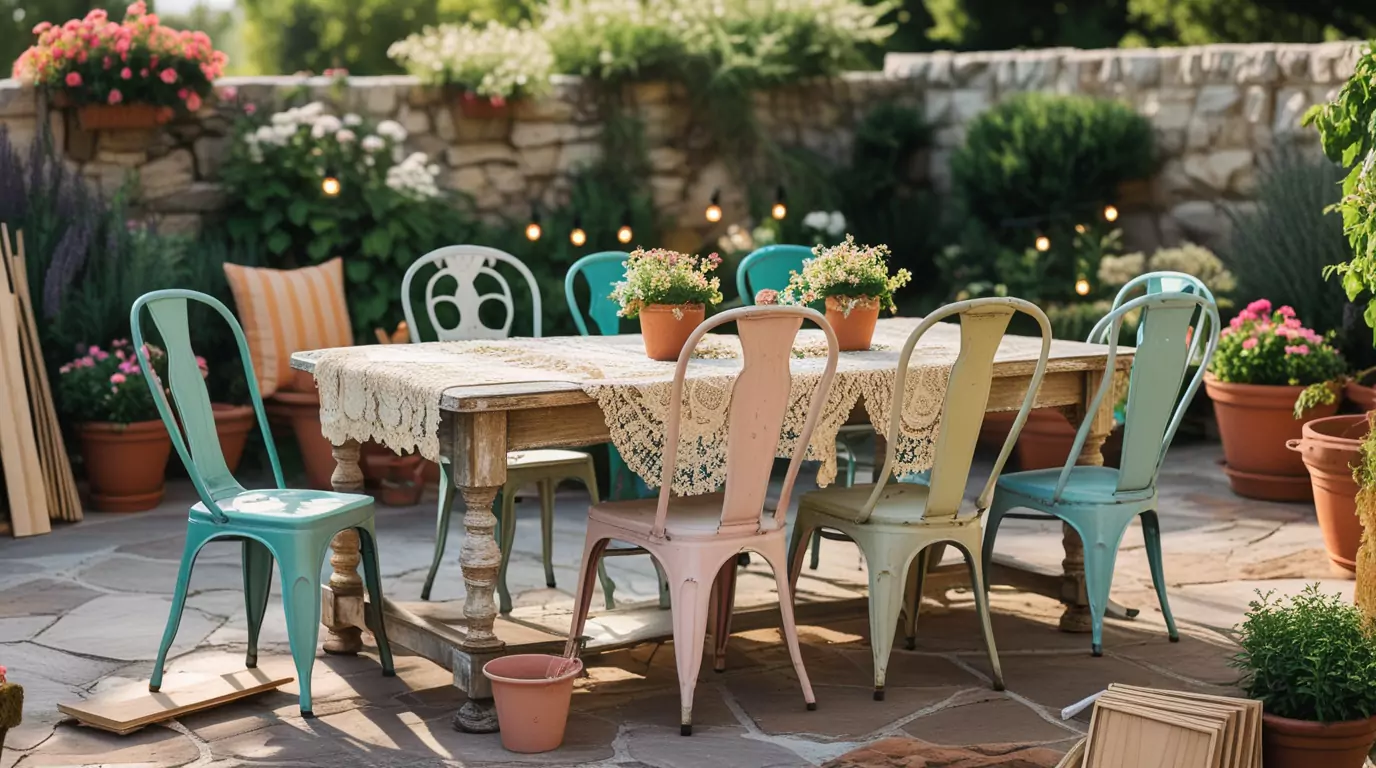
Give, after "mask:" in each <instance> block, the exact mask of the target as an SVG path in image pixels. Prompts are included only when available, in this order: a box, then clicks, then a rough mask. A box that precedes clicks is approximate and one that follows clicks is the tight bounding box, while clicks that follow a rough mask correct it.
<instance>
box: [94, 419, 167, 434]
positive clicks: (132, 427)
mask: <svg viewBox="0 0 1376 768" xmlns="http://www.w3.org/2000/svg"><path fill="white" fill-rule="evenodd" d="M78 427H79V428H80V429H81V431H82V432H118V433H121V434H122V433H125V432H156V431H160V430H161V431H166V428H165V427H164V426H163V423H162V419H150V420H148V421H131V422H129V423H128V424H122V423H120V422H117V421H83V422H81V423H80V424H79V425H78Z"/></svg>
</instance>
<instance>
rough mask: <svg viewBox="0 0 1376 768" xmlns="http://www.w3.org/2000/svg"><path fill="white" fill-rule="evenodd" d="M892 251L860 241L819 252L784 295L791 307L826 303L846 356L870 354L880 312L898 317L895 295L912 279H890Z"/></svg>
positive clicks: (899, 275) (904, 275)
mask: <svg viewBox="0 0 1376 768" xmlns="http://www.w3.org/2000/svg"><path fill="white" fill-rule="evenodd" d="M888 261H889V247H888V246H887V245H874V246H870V245H857V244H856V242H855V236H854V235H846V240H845V242H843V243H840V244H839V245H834V246H831V247H829V248H828V247H824V246H821V245H819V246H817V247H815V248H813V249H812V258H810V259H808V260H806V261H804V262H803V271H802V272H801V273H799V272H794V273H793V274H792V276H791V277H790V279H789V281H788V288H787V289H785V290H784V293H783V296H782V297H781V298H782V301H783V303H785V304H811V303H812V302H814V301H818V300H820V299H826V305H827V322H829V323H831V327H832V329H833V330H835V331H836V338H837V340H838V341H839V342H840V345H841V350H842V351H843V352H854V351H858V350H865V349H869V348H870V341H871V340H872V339H873V338H874V324H875V323H876V322H877V321H878V320H879V308H880V307H881V306H882V307H887V308H888V310H889V311H890V312H896V311H898V308H897V307H896V306H894V303H893V292H894V291H896V290H898V289H899V288H902V287H903V286H905V285H907V284H908V281H909V280H911V279H912V274H910V273H909V272H908V270H906V269H900V270H898V271H897V272H895V273H893V274H892V275H890V274H889V263H888Z"/></svg>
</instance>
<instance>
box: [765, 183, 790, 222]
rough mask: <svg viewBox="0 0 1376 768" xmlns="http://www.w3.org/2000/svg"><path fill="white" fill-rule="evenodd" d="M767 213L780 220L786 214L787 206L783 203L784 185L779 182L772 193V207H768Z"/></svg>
mask: <svg viewBox="0 0 1376 768" xmlns="http://www.w3.org/2000/svg"><path fill="white" fill-rule="evenodd" d="M769 215H770V216H773V217H774V218H775V219H777V220H779V221H782V220H783V218H784V217H785V216H787V215H788V206H787V205H784V185H782V184H780V185H779V189H778V192H776V193H775V195H774V207H772V208H770V209H769Z"/></svg>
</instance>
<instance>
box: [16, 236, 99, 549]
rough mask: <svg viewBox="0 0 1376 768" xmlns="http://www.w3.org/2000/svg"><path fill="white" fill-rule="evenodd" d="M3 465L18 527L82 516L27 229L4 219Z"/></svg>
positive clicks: (30, 532)
mask: <svg viewBox="0 0 1376 768" xmlns="http://www.w3.org/2000/svg"><path fill="white" fill-rule="evenodd" d="M0 471H2V474H3V477H4V483H5V498H6V500H7V501H8V510H9V514H8V518H9V521H8V522H9V526H10V532H11V533H12V534H13V535H15V536H34V535H37V534H41V533H47V532H48V531H49V530H50V529H51V525H50V523H49V520H50V519H52V520H70V521H76V520H80V519H81V500H80V498H79V497H78V496H77V490H76V481H75V479H74V478H73V477H72V466H71V463H70V462H68V460H67V449H66V446H65V445H64V444H63V440H62V430H61V427H60V425H59V424H58V421H57V410H56V408H55V407H54V406H53V395H52V389H51V387H50V386H49V383H48V371H47V368H46V367H45V366H44V363H43V352H42V349H41V348H40V347H39V344H38V325H37V323H36V321H35V318H34V310H33V301H32V299H31V297H30V296H29V279H28V274H27V271H26V269H25V264H24V235H23V233H22V232H16V233H15V238H14V240H11V239H10V232H9V228H8V227H7V226H5V225H4V224H0Z"/></svg>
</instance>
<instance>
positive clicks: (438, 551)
mask: <svg viewBox="0 0 1376 768" xmlns="http://www.w3.org/2000/svg"><path fill="white" fill-rule="evenodd" d="M456 495H457V494H455V492H454V483H452V482H451V481H450V479H449V470H448V469H446V468H445V464H444V462H440V503H439V510H438V512H437V513H436V516H435V556H434V557H433V558H431V560H430V573H428V574H426V575H425V586H423V587H421V588H420V599H422V600H429V599H430V589H431V588H432V587H434V586H435V574H437V573H439V570H440V561H441V560H443V559H444V546H445V544H446V543H448V541H449V518H450V516H451V515H452V514H453V512H454V497H455V496H456Z"/></svg>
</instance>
